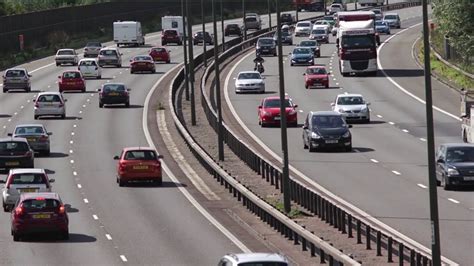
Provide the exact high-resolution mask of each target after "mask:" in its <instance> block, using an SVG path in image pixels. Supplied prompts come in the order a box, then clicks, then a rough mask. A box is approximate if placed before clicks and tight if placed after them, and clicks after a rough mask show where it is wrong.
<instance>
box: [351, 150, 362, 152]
mask: <svg viewBox="0 0 474 266" xmlns="http://www.w3.org/2000/svg"><path fill="white" fill-rule="evenodd" d="M352 150H353V151H355V152H360V151H359V150H358V149H352Z"/></svg>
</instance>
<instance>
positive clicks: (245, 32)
mask: <svg viewBox="0 0 474 266" xmlns="http://www.w3.org/2000/svg"><path fill="white" fill-rule="evenodd" d="M242 13H243V21H244V27H243V28H244V40H247V25H246V24H247V23H245V16H246V13H247V11H246V10H245V0H242Z"/></svg>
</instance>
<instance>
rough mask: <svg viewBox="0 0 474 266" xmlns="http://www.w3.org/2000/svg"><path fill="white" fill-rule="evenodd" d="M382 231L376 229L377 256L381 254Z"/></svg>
mask: <svg viewBox="0 0 474 266" xmlns="http://www.w3.org/2000/svg"><path fill="white" fill-rule="evenodd" d="M381 242H382V232H380V230H377V243H376V245H377V256H382V243H381Z"/></svg>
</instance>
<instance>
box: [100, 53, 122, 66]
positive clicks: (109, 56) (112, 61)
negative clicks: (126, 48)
mask: <svg viewBox="0 0 474 266" xmlns="http://www.w3.org/2000/svg"><path fill="white" fill-rule="evenodd" d="M105 65H113V66H116V67H122V53H120V51H119V49H118V48H103V49H101V50H100V52H99V66H100V67H102V66H105Z"/></svg>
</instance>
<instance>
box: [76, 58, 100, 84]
mask: <svg viewBox="0 0 474 266" xmlns="http://www.w3.org/2000/svg"><path fill="white" fill-rule="evenodd" d="M77 69H78V70H79V71H80V72H81V73H82V76H83V77H85V78H87V77H93V78H98V79H100V78H101V77H102V70H101V67H100V66H99V62H98V61H97V59H95V58H84V59H81V61H79V66H78V67H77Z"/></svg>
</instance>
